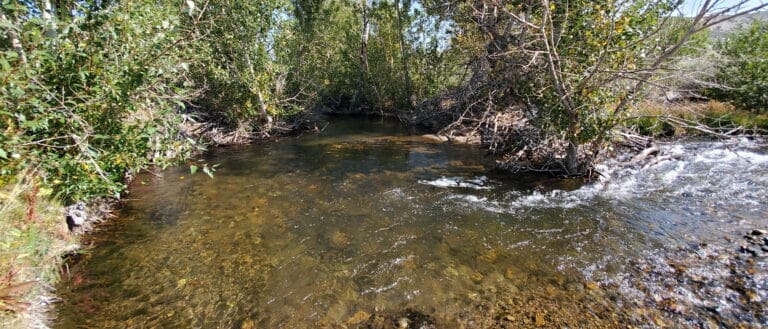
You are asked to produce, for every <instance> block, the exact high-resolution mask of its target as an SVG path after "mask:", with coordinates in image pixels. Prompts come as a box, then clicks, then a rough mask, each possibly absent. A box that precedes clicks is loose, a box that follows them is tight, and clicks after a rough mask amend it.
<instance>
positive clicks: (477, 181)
mask: <svg viewBox="0 0 768 329" xmlns="http://www.w3.org/2000/svg"><path fill="white" fill-rule="evenodd" d="M489 183H491V181H490V180H489V179H488V177H485V176H479V177H475V178H472V179H467V178H464V177H445V176H443V177H440V178H438V179H435V180H419V184H424V185H432V186H436V187H464V188H469V189H473V190H490V189H492V188H493V187H492V186H489Z"/></svg>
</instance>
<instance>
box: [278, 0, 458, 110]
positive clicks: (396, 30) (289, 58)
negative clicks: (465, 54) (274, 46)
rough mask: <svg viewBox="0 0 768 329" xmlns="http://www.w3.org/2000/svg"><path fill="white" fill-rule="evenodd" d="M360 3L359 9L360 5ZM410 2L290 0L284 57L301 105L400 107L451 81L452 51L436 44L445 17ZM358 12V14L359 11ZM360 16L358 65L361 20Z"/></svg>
mask: <svg viewBox="0 0 768 329" xmlns="http://www.w3.org/2000/svg"><path fill="white" fill-rule="evenodd" d="M363 6H365V7H363ZM419 8H420V6H417V5H416V1H411V0H406V1H344V0H331V1H324V2H323V1H312V0H304V1H301V0H296V1H293V12H294V18H295V19H296V23H295V26H296V31H295V33H292V35H291V36H290V41H289V42H288V44H289V45H290V47H291V49H290V52H288V53H286V60H285V61H284V62H285V63H288V66H289V67H290V68H291V70H290V72H289V76H288V79H287V82H288V90H290V91H289V93H288V94H290V95H301V98H302V102H301V104H304V105H309V106H311V105H312V104H313V103H321V104H325V105H329V106H331V107H338V108H342V109H347V108H350V107H354V106H360V107H363V108H367V109H369V110H376V111H397V110H407V109H410V108H411V107H412V106H413V103H414V101H420V100H424V99H426V98H429V97H432V96H434V95H435V94H437V93H438V92H441V91H444V90H445V89H446V87H447V86H449V85H451V84H453V85H455V84H458V83H459V82H458V81H457V79H456V78H455V76H456V71H458V69H457V67H458V66H459V65H460V64H461V63H460V62H459V61H458V60H454V59H455V58H456V57H455V56H453V52H451V51H448V50H446V49H447V48H448V47H447V45H446V44H441V43H440V40H443V39H445V40H447V38H441V34H442V33H441V31H440V26H441V24H442V23H444V22H445V20H442V19H439V18H438V17H437V16H432V15H429V14H428V13H427V12H426V11H424V10H423V9H419ZM364 12H365V15H364ZM364 17H365V18H366V20H367V21H368V28H369V34H368V38H367V43H366V45H365V47H366V52H365V53H366V56H365V62H366V64H367V65H364V64H363V63H362V61H361V56H362V55H361V47H363V46H362V39H363V31H364V28H363V20H364Z"/></svg>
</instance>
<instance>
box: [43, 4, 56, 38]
mask: <svg viewBox="0 0 768 329" xmlns="http://www.w3.org/2000/svg"><path fill="white" fill-rule="evenodd" d="M42 17H43V21H45V36H46V37H48V38H54V37H56V35H57V34H58V31H57V30H56V29H57V27H56V6H55V5H54V3H53V2H51V0H43V8H42Z"/></svg>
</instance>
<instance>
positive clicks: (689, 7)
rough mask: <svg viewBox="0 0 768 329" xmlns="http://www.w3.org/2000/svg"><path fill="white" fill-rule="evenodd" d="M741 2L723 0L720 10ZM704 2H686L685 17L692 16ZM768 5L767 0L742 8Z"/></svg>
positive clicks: (684, 6) (754, 0) (684, 7)
mask: <svg viewBox="0 0 768 329" xmlns="http://www.w3.org/2000/svg"><path fill="white" fill-rule="evenodd" d="M740 1H741V0H721V1H720V4H719V5H718V7H719V8H726V7H729V6H733V5H734V4H737V3H739V2H740ZM703 2H704V1H703V0H685V1H684V2H683V8H682V10H683V15H685V16H692V15H693V13H694V12H695V11H697V9H698V7H699V6H701V4H702V3H703ZM764 3H768V1H766V0H749V1H747V2H746V3H745V4H744V6H743V7H742V8H750V7H754V6H757V5H760V4H764Z"/></svg>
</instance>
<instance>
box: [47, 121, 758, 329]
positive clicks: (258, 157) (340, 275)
mask: <svg viewBox="0 0 768 329" xmlns="http://www.w3.org/2000/svg"><path fill="white" fill-rule="evenodd" d="M763 150H765V148H764V147H762V146H760V145H757V144H756V143H754V142H748V141H741V142H737V143H736V144H735V145H731V144H726V143H715V142H697V143H686V144H677V145H668V146H665V147H664V151H663V153H664V154H667V155H672V156H673V157H674V159H672V160H670V161H665V162H661V163H658V164H655V165H653V166H650V167H649V168H645V169H638V168H634V169H610V170H609V168H616V166H615V165H610V166H606V167H605V168H603V171H604V173H605V174H606V178H605V179H603V180H602V181H600V182H597V183H595V184H590V185H584V186H582V184H581V183H580V182H578V181H571V180H560V179H554V178H550V177H547V176H526V175H510V174H507V173H500V172H494V171H493V170H492V168H493V166H494V163H493V160H492V159H491V158H487V157H485V155H484V152H483V151H482V150H480V149H478V148H476V147H472V146H458V145H448V144H435V143H430V142H429V141H428V140H426V139H422V138H420V137H418V136H409V135H408V134H407V133H406V131H405V130H403V129H402V128H400V127H399V126H398V124H397V123H395V122H388V121H380V120H361V119H343V120H335V121H333V122H332V123H331V125H330V126H328V128H327V129H326V130H325V131H324V132H323V133H322V134H319V135H305V136H302V137H299V138H286V139H284V140H282V141H279V142H276V143H266V144H257V145H248V146H242V147H232V148H221V149H214V150H212V151H210V152H209V153H208V154H206V156H205V157H204V160H205V161H206V162H207V163H218V164H220V166H219V167H218V168H217V171H216V173H215V178H213V179H210V178H208V177H207V176H205V175H204V174H201V173H198V174H196V175H190V172H189V169H188V168H187V167H181V168H176V169H170V170H167V171H165V172H162V175H161V176H155V175H149V174H146V175H140V176H138V177H137V178H136V180H135V181H134V183H133V184H132V186H131V189H130V191H131V193H130V194H129V196H128V201H127V202H126V203H125V207H124V208H123V209H121V210H120V211H119V212H118V214H117V215H118V218H117V219H115V220H113V221H111V222H109V223H107V224H105V225H103V226H102V227H101V228H100V229H99V231H97V232H95V233H94V234H93V236H92V237H91V239H92V241H93V247H92V248H90V249H88V250H87V252H86V253H85V254H84V255H83V256H82V257H81V259H80V260H79V261H78V262H76V263H73V264H71V265H70V272H69V273H66V274H65V275H64V280H63V282H62V283H61V284H60V286H59V287H58V293H59V295H60V296H62V299H63V301H62V303H60V304H59V305H58V306H57V314H56V320H55V321H54V323H53V327H54V328H82V327H88V328H150V327H165V328H317V327H328V328H339V327H371V328H398V327H404V326H408V327H409V328H418V327H422V328H429V327H436V328H461V327H465V328H466V327H468V328H475V327H477V328H486V327H525V326H546V327H626V326H628V325H636V326H644V327H656V326H665V325H672V326H678V327H687V326H699V327H717V326H720V325H734V324H742V325H747V326H750V325H751V326H761V325H766V324H767V323H766V318H768V316H766V313H765V311H764V310H763V311H761V310H762V309H764V307H762V306H763V305H762V304H763V303H765V300H766V296H765V288H768V279H766V276H765V269H766V266H765V260H764V258H757V259H756V261H755V260H754V259H753V260H752V261H751V263H750V264H749V266H751V268H752V269H753V270H755V269H756V271H757V272H756V273H755V271H753V273H751V275H752V277H751V279H750V280H752V281H749V284H745V285H743V286H745V287H746V288H745V287H741V286H740V288H739V287H734V286H733V285H731V286H729V285H728V284H727V282H728V281H729V280H731V279H733V273H732V271H729V270H728V268H729V267H728V266H729V265H732V264H740V263H739V262H740V258H734V256H732V255H731V254H732V253H729V251H732V250H734V248H736V246H735V245H733V243H735V242H734V241H736V240H738V239H740V238H741V236H742V235H743V234H744V232H747V231H748V230H751V229H753V228H766V227H768V222H766V218H768V205H766V200H767V198H766V195H768V192H766V190H768V156H766V155H765V153H764V151H763ZM702 253H707V255H706V257H704V256H701V257H698V258H696V259H702V260H709V261H701V262H694V261H689V262H688V263H685V262H686V259H688V258H687V257H688V256H687V255H700V254H702ZM724 262H725V263H724ZM678 263H685V264H686V265H685V267H686V270H681V271H685V273H686V274H685V275H694V274H695V275H703V276H704V277H705V279H706V280H709V281H706V280H705V281H706V282H710V281H711V283H712V286H711V289H709V288H707V287H709V285H708V284H709V283H706V285H707V286H705V287H701V286H697V285H696V284H694V283H691V282H689V281H691V280H688V281H686V280H687V279H686V278H688V277H687V276H685V275H683V276H681V277H680V280H672V281H668V280H669V277H674V276H675V275H674V273H675V271H676V270H675V269H677V267H675V266H677V265H676V264H678ZM670 273H671V274H670ZM691 273H692V274H691ZM697 273H698V274H697ZM717 280H719V281H722V282H719V281H717ZM718 282H719V283H718ZM718 284H719V285H718ZM670 287H671V288H670ZM681 289H682V290H681ZM707 289H709V290H707ZM717 289H720V290H717ZM750 291H751V292H752V293H753V294H756V296H757V297H756V298H757V299H755V300H747V301H745V300H744V296H747V297H749V296H752V295H748V294H749V293H750ZM761 298H762V299H761ZM747 299H749V298H747ZM713 304H714V306H713ZM753 306H755V307H753ZM718 307H719V308H718Z"/></svg>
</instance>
